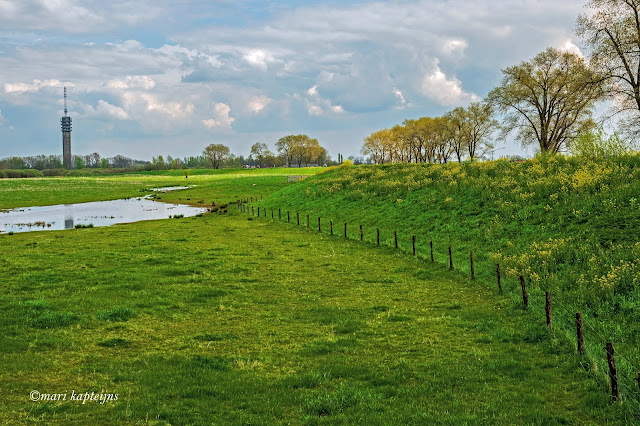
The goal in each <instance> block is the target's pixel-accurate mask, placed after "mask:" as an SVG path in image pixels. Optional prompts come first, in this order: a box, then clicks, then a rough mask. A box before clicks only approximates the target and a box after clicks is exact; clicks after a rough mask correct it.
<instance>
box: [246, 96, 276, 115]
mask: <svg viewBox="0 0 640 426" xmlns="http://www.w3.org/2000/svg"><path fill="white" fill-rule="evenodd" d="M270 103H271V99H269V98H268V97H266V96H254V97H253V98H251V100H250V101H249V104H248V105H247V106H248V108H249V110H250V111H251V112H253V113H254V114H257V113H259V112H260V111H262V110H263V109H264V108H265V107H266V106H267V105H269V104H270Z"/></svg>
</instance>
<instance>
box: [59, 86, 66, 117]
mask: <svg viewBox="0 0 640 426" xmlns="http://www.w3.org/2000/svg"><path fill="white" fill-rule="evenodd" d="M58 93H60V92H58ZM64 116H65V117H66V116H67V88H66V87H65V88H64Z"/></svg>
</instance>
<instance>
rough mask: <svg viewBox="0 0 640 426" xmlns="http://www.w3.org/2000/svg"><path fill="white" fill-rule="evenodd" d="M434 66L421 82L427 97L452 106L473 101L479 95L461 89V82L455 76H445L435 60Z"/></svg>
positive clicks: (477, 98)
mask: <svg viewBox="0 0 640 426" xmlns="http://www.w3.org/2000/svg"><path fill="white" fill-rule="evenodd" d="M435 62H436V63H435V67H434V70H433V72H432V73H431V74H429V75H427V76H426V77H425V78H424V80H423V82H422V93H423V94H424V95H425V96H426V97H427V98H429V99H431V100H433V101H435V102H437V103H438V104H440V105H443V106H453V105H459V104H462V103H468V102H475V101H478V100H479V97H478V96H477V95H475V94H473V93H467V92H465V91H464V90H463V89H462V82H461V81H460V80H458V79H457V78H456V77H451V78H450V77H447V75H446V74H445V73H443V72H442V70H441V69H440V66H439V61H438V60H436V61H435Z"/></svg>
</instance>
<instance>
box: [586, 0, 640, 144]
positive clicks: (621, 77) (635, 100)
mask: <svg viewBox="0 0 640 426" xmlns="http://www.w3.org/2000/svg"><path fill="white" fill-rule="evenodd" d="M587 6H588V7H589V8H590V9H591V10H592V12H593V13H589V14H585V15H582V16H580V18H578V29H577V33H578V35H579V36H581V37H582V38H583V39H584V40H585V42H586V44H587V46H588V48H589V54H590V64H591V66H592V67H593V68H594V69H595V70H596V71H597V72H598V73H599V74H600V80H599V81H602V82H604V83H605V84H606V91H607V93H608V94H609V95H610V96H611V97H613V98H614V99H615V100H616V101H617V102H616V105H617V106H616V112H624V111H632V112H634V114H633V116H632V117H633V118H632V120H631V124H633V131H634V132H635V133H637V132H640V18H639V13H640V0H591V1H590V2H589V3H588V4H587Z"/></svg>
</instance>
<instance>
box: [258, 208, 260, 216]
mask: <svg viewBox="0 0 640 426" xmlns="http://www.w3.org/2000/svg"><path fill="white" fill-rule="evenodd" d="M258 217H260V206H258Z"/></svg>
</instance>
